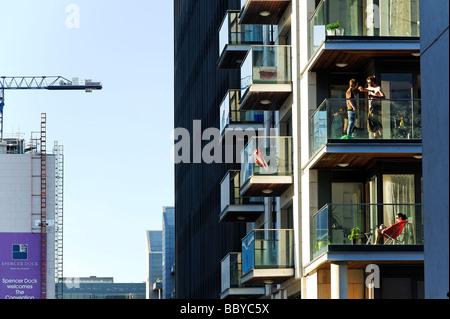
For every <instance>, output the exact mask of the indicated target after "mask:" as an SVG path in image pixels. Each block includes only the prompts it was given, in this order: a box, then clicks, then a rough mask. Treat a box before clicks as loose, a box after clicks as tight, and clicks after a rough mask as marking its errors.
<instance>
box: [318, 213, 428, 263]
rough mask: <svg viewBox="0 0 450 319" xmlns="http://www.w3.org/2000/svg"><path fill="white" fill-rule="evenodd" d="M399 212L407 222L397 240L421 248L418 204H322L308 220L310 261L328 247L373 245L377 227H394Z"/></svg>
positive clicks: (421, 225) (420, 221)
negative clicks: (309, 224)
mask: <svg viewBox="0 0 450 319" xmlns="http://www.w3.org/2000/svg"><path fill="white" fill-rule="evenodd" d="M398 213H402V214H405V215H406V217H407V220H408V222H407V223H406V225H405V227H404V229H403V231H402V232H401V234H400V235H399V237H398V239H399V241H400V242H401V243H402V244H403V245H416V246H417V245H423V216H422V205H421V204H327V205H325V206H324V207H322V209H320V210H319V211H318V212H317V213H315V214H314V215H313V216H312V219H311V249H312V251H311V257H312V260H313V259H315V258H317V257H318V256H319V255H321V254H322V253H324V252H327V251H329V248H330V246H347V245H369V244H374V243H375V233H376V229H377V227H378V226H379V225H381V224H384V225H386V226H390V225H393V224H394V223H395V216H396V214H398ZM357 228H358V231H357V233H356V232H355V230H356V229H357ZM352 230H354V235H355V236H353V237H352V236H351V235H352ZM349 236H350V237H349Z"/></svg>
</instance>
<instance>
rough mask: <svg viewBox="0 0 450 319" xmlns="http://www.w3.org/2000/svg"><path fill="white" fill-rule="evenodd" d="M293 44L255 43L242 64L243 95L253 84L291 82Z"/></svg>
mask: <svg viewBox="0 0 450 319" xmlns="http://www.w3.org/2000/svg"><path fill="white" fill-rule="evenodd" d="M291 81H292V74H291V46H287V45H264V46H262V45H255V46H252V47H251V48H250V50H249V51H248V53H247V56H246V57H245V60H244V62H243V64H242V66H241V90H242V96H244V94H245V91H246V90H247V89H248V88H249V87H250V86H251V85H252V84H290V83H291Z"/></svg>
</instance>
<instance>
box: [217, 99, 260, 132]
mask: <svg viewBox="0 0 450 319" xmlns="http://www.w3.org/2000/svg"><path fill="white" fill-rule="evenodd" d="M240 93H241V91H240V90H229V91H228V93H227V95H226V96H225V98H224V99H223V101H222V104H221V105H220V133H221V134H223V131H224V130H225V128H227V127H228V126H229V125H233V124H236V125H240V124H250V125H251V124H263V123H264V112H263V111H239V108H240V107H239V99H240V96H241V94H240Z"/></svg>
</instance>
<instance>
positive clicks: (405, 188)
mask: <svg viewBox="0 0 450 319" xmlns="http://www.w3.org/2000/svg"><path fill="white" fill-rule="evenodd" d="M414 185H415V183H414V174H383V204H384V205H383V224H384V225H386V226H391V225H393V224H394V223H395V222H396V220H395V216H396V215H397V214H398V213H402V214H404V215H406V217H407V220H408V223H407V224H406V227H405V230H404V231H403V232H402V237H403V239H404V241H405V242H406V243H408V244H415V243H416V230H415V227H416V226H418V225H419V224H421V221H420V216H421V212H420V206H418V205H416V204H415V187H414ZM417 219H419V220H417Z"/></svg>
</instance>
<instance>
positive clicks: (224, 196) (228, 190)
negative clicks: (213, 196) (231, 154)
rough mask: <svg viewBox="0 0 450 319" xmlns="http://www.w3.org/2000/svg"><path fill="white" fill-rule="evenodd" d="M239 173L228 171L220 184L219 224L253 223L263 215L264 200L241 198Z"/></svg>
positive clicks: (237, 171)
mask: <svg viewBox="0 0 450 319" xmlns="http://www.w3.org/2000/svg"><path fill="white" fill-rule="evenodd" d="M240 186H241V172H240V171H239V170H230V171H228V172H227V174H226V175H225V177H224V178H223V180H222V182H221V183H220V210H221V213H220V216H219V220H220V222H254V221H255V220H256V219H257V218H258V217H259V216H260V215H261V214H262V213H264V198H262V197H241V196H240V194H239V190H240Z"/></svg>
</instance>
